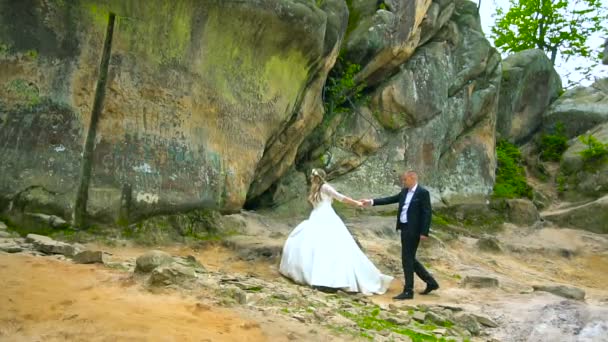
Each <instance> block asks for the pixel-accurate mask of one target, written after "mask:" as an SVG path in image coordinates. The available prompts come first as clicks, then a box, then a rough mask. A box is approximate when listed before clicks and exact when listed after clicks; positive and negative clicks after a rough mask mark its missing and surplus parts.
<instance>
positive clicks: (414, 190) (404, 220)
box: [362, 171, 439, 300]
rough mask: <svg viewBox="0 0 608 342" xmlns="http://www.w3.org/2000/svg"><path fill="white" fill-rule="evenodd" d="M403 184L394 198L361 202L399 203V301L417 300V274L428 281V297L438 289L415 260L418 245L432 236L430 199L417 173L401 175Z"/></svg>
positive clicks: (409, 172) (423, 292)
mask: <svg viewBox="0 0 608 342" xmlns="http://www.w3.org/2000/svg"><path fill="white" fill-rule="evenodd" d="M401 183H402V184H403V186H404V188H403V189H401V192H400V193H398V194H396V195H394V196H391V197H385V198H377V199H373V200H372V199H365V200H362V202H363V204H364V205H365V206H371V205H385V204H393V203H399V210H398V212H397V230H398V231H401V262H402V263H403V273H404V274H405V287H404V288H403V292H402V293H401V294H400V295H398V296H396V297H393V299H397V300H403V299H412V298H414V272H416V274H417V275H418V277H420V279H422V280H424V282H426V289H425V290H424V291H422V292H421V294H429V293H430V292H431V291H434V290H437V289H438V288H439V284H438V283H437V281H436V280H435V279H434V278H433V276H432V275H431V274H430V273H429V272H428V271H427V270H426V269H425V268H424V266H423V265H422V264H421V263H420V262H419V261H418V260H416V250H417V249H418V243H419V242H420V240H421V239H422V240H424V239H426V238H427V237H428V235H429V227H430V225H431V196H430V194H429V192H428V190H426V189H425V188H423V187H421V186H419V185H418V174H416V172H414V171H408V172H405V173H404V174H403V175H401Z"/></svg>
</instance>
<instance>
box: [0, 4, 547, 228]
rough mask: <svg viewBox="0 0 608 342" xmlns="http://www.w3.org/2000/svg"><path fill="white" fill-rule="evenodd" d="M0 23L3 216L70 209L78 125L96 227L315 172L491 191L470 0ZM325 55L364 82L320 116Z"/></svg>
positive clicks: (391, 184)
mask: <svg viewBox="0 0 608 342" xmlns="http://www.w3.org/2000/svg"><path fill="white" fill-rule="evenodd" d="M347 4H348V7H347ZM110 11H111V12H115V13H116V14H117V22H116V25H115V28H114V37H113V38H114V42H113V46H112V58H111V63H110V69H109V76H108V77H109V78H108V91H107V94H106V100H105V106H104V110H103V112H102V115H101V118H100V122H99V126H98V128H97V130H96V131H95V132H89V127H88V126H89V120H90V113H91V106H92V103H93V96H94V89H95V84H96V81H97V78H98V65H99V59H100V55H101V48H102V42H103V39H104V32H105V30H106V22H107V16H108V13H109V12H110ZM227 13H229V15H227ZM0 22H3V23H7V25H2V28H0V74H1V76H2V77H0V125H1V128H2V129H1V131H0V153H2V155H3V157H4V160H3V163H1V164H0V195H1V196H2V197H3V198H4V200H2V198H0V210H2V209H6V208H11V209H13V210H21V211H23V212H34V213H38V212H42V213H49V214H53V215H57V216H61V217H63V218H64V219H69V216H70V214H71V212H72V210H73V204H74V198H75V196H76V194H75V192H76V188H77V185H78V183H79V177H80V167H81V163H82V151H83V148H82V146H83V141H84V139H85V137H86V135H87V134H88V133H91V134H94V135H95V137H96V140H95V143H96V144H95V149H94V153H93V158H92V165H93V174H92V179H91V185H90V189H89V196H90V197H89V208H88V210H89V214H90V215H93V216H96V217H97V218H105V219H109V220H116V218H117V217H119V216H121V217H123V216H122V215H123V214H124V213H125V212H126V213H127V214H128V215H127V218H128V219H129V220H138V219H141V218H143V217H147V216H150V215H154V214H170V213H172V212H175V211H181V210H190V209H196V208H201V207H214V208H217V209H221V210H225V211H232V210H238V209H240V208H241V207H242V206H243V205H244V204H245V203H247V204H249V205H251V206H252V207H253V206H255V205H259V204H260V203H273V204H277V202H281V201H289V200H290V199H291V198H294V197H295V196H297V197H302V198H303V197H304V196H303V194H304V193H305V191H306V184H305V179H306V178H305V176H304V174H303V173H305V172H307V171H308V170H309V169H310V167H313V166H321V167H324V168H325V169H326V170H327V171H329V174H330V179H332V180H334V181H335V183H336V184H337V186H338V188H339V189H350V190H352V191H350V192H351V194H352V195H354V196H370V195H381V194H387V193H392V192H393V191H395V190H396V189H397V188H398V186H396V180H397V174H398V173H399V172H400V171H402V170H405V169H408V168H412V169H416V170H418V171H419V172H420V173H421V176H422V183H424V184H425V185H426V186H428V187H429V188H431V190H432V193H433V196H434V197H433V200H434V201H435V202H444V203H448V204H452V203H462V202H471V201H472V202H476V203H483V200H485V198H486V196H487V195H488V194H489V193H491V191H492V187H493V183H494V170H495V166H496V158H495V152H494V146H495V127H496V120H497V107H498V97H499V89H500V82H501V75H502V71H501V63H500V62H501V61H500V55H499V54H498V53H497V52H496V50H495V49H494V48H493V47H492V46H491V45H490V43H489V42H488V41H487V40H486V39H485V37H484V35H483V33H482V30H481V25H480V21H479V14H478V12H477V8H476V4H475V3H473V2H471V1H468V0H434V1H431V0H412V1H394V0H386V1H384V2H380V3H379V2H377V1H375V0H373V1H372V0H354V1H347V2H344V1H342V0H324V1H312V0H255V1H248V2H238V3H234V2H217V1H210V0H203V1H194V0H185V1H181V2H179V3H175V4H173V3H169V2H165V1H161V0H153V1H148V2H145V4H144V3H140V2H139V1H135V0H127V1H118V0H103V1H91V0H79V1H72V2H67V1H63V2H50V3H47V2H41V1H37V0H27V1H21V2H16V1H8V0H5V1H3V2H0ZM338 55H340V56H341V58H340V59H339V63H341V64H340V65H341V66H342V67H345V66H356V68H354V69H356V70H357V72H356V74H355V75H354V77H352V80H348V81H349V82H350V81H352V82H353V83H354V84H355V85H356V88H355V89H356V91H358V92H360V93H359V94H355V95H356V96H354V97H353V98H356V101H354V102H349V103H344V104H342V105H344V106H346V107H347V108H348V110H343V109H344V107H341V110H340V111H335V112H334V111H333V110H330V111H328V112H327V113H326V109H325V108H324V106H323V104H324V103H323V100H324V98H323V97H325V100H326V98H327V96H329V95H328V94H327V93H326V91H327V87H326V78H327V77H328V74H329V73H330V70H332V68H333V67H334V63H335V62H336V60H338ZM337 69H338V68H336V70H337ZM334 71H335V70H334ZM553 76H554V75H552V74H551V75H549V76H548V77H549V79H550V80H553V78H552V77H553ZM524 79H525V77H524ZM333 81H336V80H335V79H333ZM346 83H348V82H346ZM524 83H525V82H524ZM522 84H523V83H522ZM553 86H554V84H553V83H552V84H551V86H550V87H549V88H548V93H547V97H543V101H544V100H545V99H546V98H550V97H551V94H553V93H552V92H553V90H554V87H553ZM522 87H524V88H525V86H524V85H522ZM361 89H363V90H361ZM518 89H519V88H518ZM324 90H325V91H324ZM334 95H335V94H334ZM350 95H353V94H350ZM514 101H515V100H514ZM517 101H519V102H518V103H520V104H524V103H526V101H527V99H526V98H520V100H517ZM517 101H516V102H517ZM541 102H542V101H541ZM543 103H544V102H543ZM535 105H538V104H535ZM538 106H540V107H542V104H541V105H538ZM525 115H528V112H526V114H525ZM518 134H520V133H518ZM526 134H527V132H523V133H521V134H520V135H522V136H525V135H526ZM266 200H268V201H269V202H266ZM119 214H120V215H119Z"/></svg>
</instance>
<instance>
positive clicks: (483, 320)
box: [471, 313, 498, 328]
mask: <svg viewBox="0 0 608 342" xmlns="http://www.w3.org/2000/svg"><path fill="white" fill-rule="evenodd" d="M471 315H473V317H475V319H476V320H477V322H479V324H481V325H483V326H486V327H488V328H497V327H498V323H496V322H495V321H494V320H493V319H491V318H490V317H488V316H486V315H482V314H475V313H474V314H471Z"/></svg>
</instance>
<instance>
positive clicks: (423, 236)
mask: <svg viewBox="0 0 608 342" xmlns="http://www.w3.org/2000/svg"><path fill="white" fill-rule="evenodd" d="M428 238H429V237H428V236H426V235H420V240H422V241H424V240H426V239H428Z"/></svg>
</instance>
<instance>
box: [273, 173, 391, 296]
mask: <svg viewBox="0 0 608 342" xmlns="http://www.w3.org/2000/svg"><path fill="white" fill-rule="evenodd" d="M334 198H335V199H337V200H342V199H343V198H344V196H343V195H342V194H340V193H338V192H337V191H336V190H334V189H333V188H332V187H331V186H330V185H329V184H323V186H322V187H321V199H322V200H321V202H319V203H317V204H316V205H315V207H314V209H313V210H312V212H311V213H310V217H309V218H308V220H305V221H303V222H302V223H300V224H299V225H298V226H297V227H296V228H295V229H294V230H293V231H292V232H291V234H289V237H288V238H287V241H286V242H285V246H284V247H283V256H282V258H281V266H280V269H279V270H280V272H281V274H283V275H284V276H286V277H288V278H291V279H293V280H294V281H295V282H297V283H300V284H307V285H311V286H323V287H330V288H339V289H342V290H344V291H348V292H361V293H363V294H367V295H371V294H383V293H385V292H386V290H387V289H388V287H389V285H390V283H391V281H392V280H393V277H390V276H387V275H384V274H382V273H380V271H379V270H378V269H377V268H376V266H374V264H373V263H372V262H371V261H370V260H369V259H368V258H367V256H366V255H365V254H363V252H362V251H361V249H360V248H359V246H358V245H357V243H356V242H355V239H354V238H353V237H352V235H351V234H350V232H349V231H348V229H347V228H346V226H345V225H344V222H342V220H341V219H340V217H338V215H337V214H336V212H335V211H334V209H333V208H332V206H331V202H332V199H334Z"/></svg>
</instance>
